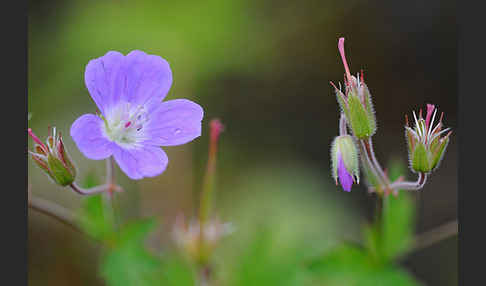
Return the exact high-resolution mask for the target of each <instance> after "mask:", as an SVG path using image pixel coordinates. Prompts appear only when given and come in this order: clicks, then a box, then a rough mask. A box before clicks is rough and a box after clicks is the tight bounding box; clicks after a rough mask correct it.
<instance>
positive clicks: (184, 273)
mask: <svg viewBox="0 0 486 286" xmlns="http://www.w3.org/2000/svg"><path fill="white" fill-rule="evenodd" d="M162 264H163V265H162V268H163V275H164V281H165V283H164V285H166V286H194V285H195V284H196V283H195V281H196V280H195V279H196V278H195V277H194V273H195V271H194V269H193V267H192V265H191V264H189V262H188V261H187V260H186V259H184V258H183V257H181V256H180V255H178V254H176V253H169V254H168V255H167V256H164V260H163V262H162Z"/></svg>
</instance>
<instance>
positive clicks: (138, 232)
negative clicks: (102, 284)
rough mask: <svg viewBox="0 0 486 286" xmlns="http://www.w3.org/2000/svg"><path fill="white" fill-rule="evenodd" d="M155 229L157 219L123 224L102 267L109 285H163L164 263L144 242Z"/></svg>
mask: <svg viewBox="0 0 486 286" xmlns="http://www.w3.org/2000/svg"><path fill="white" fill-rule="evenodd" d="M155 226H156V222H155V220H154V219H152V218H150V219H142V220H138V221H133V222H130V223H127V224H125V225H123V226H122V227H121V228H120V230H119V231H118V232H115V233H114V234H113V236H112V237H111V238H112V239H113V243H112V244H110V247H109V249H108V252H107V253H106V254H105V256H104V257H103V261H102V264H101V268H100V272H101V275H102V277H103V278H104V279H105V281H106V282H107V283H108V285H110V286H130V285H134V286H138V285H141V286H144V285H162V284H161V283H162V280H163V278H164V277H163V273H162V270H163V269H162V262H161V260H160V259H159V258H158V257H156V256H154V255H152V254H150V253H149V252H148V251H147V250H146V249H145V246H144V242H145V239H146V238H147V236H148V234H149V233H150V231H151V230H153V228H154V227H155ZM164 285H165V284H164Z"/></svg>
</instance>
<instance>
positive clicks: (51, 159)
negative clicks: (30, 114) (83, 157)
mask: <svg viewBox="0 0 486 286" xmlns="http://www.w3.org/2000/svg"><path fill="white" fill-rule="evenodd" d="M28 133H29V135H30V137H32V139H33V140H34V142H35V144H34V150H33V151H29V153H30V155H31V156H32V159H33V160H34V162H35V163H36V164H37V165H38V166H39V167H40V168H41V169H42V170H43V171H44V172H46V173H47V175H48V176H49V177H50V178H51V179H52V180H53V181H54V182H55V183H56V184H58V185H61V186H68V185H70V184H72V183H73V182H74V179H75V177H76V168H75V167H74V164H73V163H72V162H71V159H70V158H69V155H68V154H67V151H66V149H65V147H64V143H63V141H62V136H61V134H60V133H59V134H56V128H55V127H53V128H52V129H51V128H49V134H48V136H47V139H46V143H43V142H42V141H41V140H40V139H39V138H38V137H37V136H36V135H35V134H34V133H33V132H32V129H30V128H29V129H28Z"/></svg>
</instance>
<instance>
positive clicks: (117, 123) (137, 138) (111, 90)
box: [71, 50, 203, 179]
mask: <svg viewBox="0 0 486 286" xmlns="http://www.w3.org/2000/svg"><path fill="white" fill-rule="evenodd" d="M85 83H86V87H87V88H88V91H89V93H90V95H91V98H92V99H93V100H94V102H95V103H96V105H97V107H98V109H99V111H100V113H101V114H98V115H94V114H84V115H82V116H80V117H79V118H78V119H77V120H76V121H75V122H74V123H73V125H72V126H71V136H72V137H73V139H74V141H75V142H76V145H77V146H78V148H79V150H81V152H82V153H83V154H84V155H85V156H86V157H88V158H90V159H93V160H101V159H106V158H108V157H110V156H112V155H113V157H114V158H115V160H116V162H117V163H118V165H119V166H120V168H121V169H122V170H123V172H125V174H126V175H127V176H128V177H129V178H131V179H142V178H144V177H154V176H157V175H159V174H161V173H162V172H164V170H165V169H166V167H167V163H168V162H169V159H168V158H167V155H166V154H165V152H164V151H163V150H162V149H161V148H160V146H175V145H181V144H185V143H187V142H190V141H192V140H193V139H194V138H196V137H199V136H200V135H201V120H202V118H203V109H202V108H201V106H199V105H198V104H196V103H194V102H192V101H190V100H186V99H175V100H169V101H165V102H162V100H163V99H164V97H165V96H166V94H167V92H168V91H169V89H170V86H171V84H172V72H171V70H170V67H169V64H168V63H167V61H165V60H164V59H162V58H161V57H159V56H154V55H148V54H146V53H144V52H141V51H137V50H135V51H132V52H130V53H129V54H128V55H126V56H124V55H122V54H121V53H119V52H115V51H110V52H108V53H106V54H105V55H104V56H102V57H100V58H97V59H94V60H91V61H90V62H89V63H88V65H87V66H86V71H85Z"/></svg>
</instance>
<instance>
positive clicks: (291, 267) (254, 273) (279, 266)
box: [225, 229, 301, 286]
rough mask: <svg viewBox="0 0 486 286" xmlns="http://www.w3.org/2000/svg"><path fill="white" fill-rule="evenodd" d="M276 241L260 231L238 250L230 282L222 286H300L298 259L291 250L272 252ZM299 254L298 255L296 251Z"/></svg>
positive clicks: (271, 235) (271, 236)
mask: <svg viewBox="0 0 486 286" xmlns="http://www.w3.org/2000/svg"><path fill="white" fill-rule="evenodd" d="M276 240H278V237H276V236H275V235H274V234H273V233H271V232H270V231H268V230H264V229H262V230H261V231H259V232H258V233H256V234H255V235H254V236H253V237H252V238H251V239H250V241H248V244H247V245H246V246H245V247H243V248H242V249H241V252H240V255H238V257H237V258H236V259H237V262H236V265H235V267H233V268H232V269H231V272H232V273H231V274H230V275H231V278H230V282H229V283H225V285H232V286H238V285H241V286H247V285H254V286H257V285H265V286H266V285H280V286H284V285H299V283H297V282H296V281H298V280H299V279H301V278H300V277H298V276H299V270H300V267H299V265H298V261H299V260H300V258H299V257H298V255H297V253H296V252H297V251H294V250H293V249H291V248H290V249H277V250H276V249H275V248H274V247H272V246H273V245H274V243H275V241H276ZM299 253H300V251H299Z"/></svg>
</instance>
